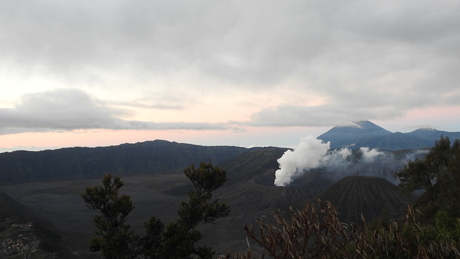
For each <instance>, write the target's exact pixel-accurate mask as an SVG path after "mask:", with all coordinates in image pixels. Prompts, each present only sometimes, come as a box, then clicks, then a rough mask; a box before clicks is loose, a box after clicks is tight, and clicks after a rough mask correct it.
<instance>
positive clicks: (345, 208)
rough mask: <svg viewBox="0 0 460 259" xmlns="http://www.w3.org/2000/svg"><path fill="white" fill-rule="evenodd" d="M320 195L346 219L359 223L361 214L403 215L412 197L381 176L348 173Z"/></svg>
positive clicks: (365, 215)
mask: <svg viewBox="0 0 460 259" xmlns="http://www.w3.org/2000/svg"><path fill="white" fill-rule="evenodd" d="M319 198H320V199H321V200H323V201H330V202H332V204H333V205H334V207H335V208H336V209H337V211H338V212H339V213H340V219H341V220H342V221H344V222H348V223H349V222H352V221H357V222H360V220H361V214H363V215H364V217H365V219H366V220H367V221H370V220H372V219H374V218H377V217H380V216H382V215H385V214H386V215H387V216H389V217H391V218H398V217H400V216H402V215H403V214H402V213H403V212H404V209H405V208H406V207H407V202H411V201H412V199H411V198H410V197H408V196H406V195H404V194H403V193H402V192H401V191H400V190H399V189H398V187H396V186H395V185H393V184H392V183H390V182H388V181H387V180H385V179H382V178H379V177H370V176H349V177H345V178H343V179H342V180H340V181H338V182H337V183H335V184H334V185H332V186H331V187H329V188H328V189H327V190H326V191H325V192H324V193H322V194H321V195H320V196H319Z"/></svg>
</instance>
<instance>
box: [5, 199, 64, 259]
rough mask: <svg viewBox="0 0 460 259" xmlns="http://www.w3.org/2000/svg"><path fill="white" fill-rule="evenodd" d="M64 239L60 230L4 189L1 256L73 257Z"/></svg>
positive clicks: (51, 258) (52, 258)
mask: <svg viewBox="0 0 460 259" xmlns="http://www.w3.org/2000/svg"><path fill="white" fill-rule="evenodd" d="M60 243H61V236H60V235H59V234H57V233H56V232H55V231H54V230H51V229H49V227H48V226H47V224H45V223H43V221H42V220H41V219H37V218H36V217H33V216H32V215H30V214H29V213H28V211H27V209H26V207H25V206H23V205H22V204H20V203H19V202H17V201H16V200H14V199H13V198H11V197H10V196H8V195H7V194H6V193H4V192H0V258H29V257H27V255H28V256H33V258H50V259H54V258H55V259H58V258H73V256H72V254H71V252H70V251H69V250H68V249H65V248H63V246H62V245H61V244H60Z"/></svg>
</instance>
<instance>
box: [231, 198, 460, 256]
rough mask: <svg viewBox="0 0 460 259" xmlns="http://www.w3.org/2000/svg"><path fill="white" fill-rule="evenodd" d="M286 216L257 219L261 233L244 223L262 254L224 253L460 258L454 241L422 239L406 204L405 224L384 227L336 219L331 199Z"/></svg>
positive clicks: (417, 225)
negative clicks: (272, 221)
mask: <svg viewBox="0 0 460 259" xmlns="http://www.w3.org/2000/svg"><path fill="white" fill-rule="evenodd" d="M290 213H291V219H290V220H289V221H288V220H286V219H285V218H283V216H282V215H281V213H278V214H276V215H275V219H276V221H277V222H278V225H279V226H276V227H275V226H272V225H269V224H266V223H264V222H263V221H261V220H259V221H258V223H259V227H260V236H259V235H257V234H256V233H255V231H254V227H253V226H244V229H245V230H246V234H247V236H248V237H249V238H251V239H252V240H254V241H255V242H256V243H257V244H259V245H260V247H262V249H263V252H262V254H260V255H258V254H256V253H255V252H254V251H252V250H250V249H249V250H248V251H246V252H244V253H240V254H236V255H235V256H231V255H230V254H227V256H226V258H227V259H230V258H234V259H253V258H274V259H299V258H345V259H347V258H417V259H428V258H460V253H459V251H458V249H459V246H460V245H459V243H458V241H457V242H455V241H449V242H436V241H432V240H430V241H428V242H427V241H426V240H425V241H424V240H423V234H424V233H423V231H426V230H424V229H423V227H422V226H420V225H419V224H418V223H417V222H416V217H415V210H414V208H413V207H412V205H410V204H408V208H407V212H406V217H405V222H404V224H398V223H397V222H396V221H394V220H392V221H391V222H390V224H389V226H388V229H385V228H383V227H381V228H379V229H375V230H370V229H366V228H365V224H366V221H365V219H364V218H363V217H362V221H363V223H362V224H360V225H358V224H356V223H352V224H350V225H347V224H345V223H342V222H340V220H339V218H338V212H337V211H336V210H335V208H334V207H333V206H332V204H331V203H330V202H321V201H320V200H319V199H318V200H317V204H314V203H309V202H307V204H306V206H305V208H304V209H303V210H302V211H294V210H293V209H292V208H290Z"/></svg>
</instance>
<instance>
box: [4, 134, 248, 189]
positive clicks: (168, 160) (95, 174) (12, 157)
mask: <svg viewBox="0 0 460 259" xmlns="http://www.w3.org/2000/svg"><path fill="white" fill-rule="evenodd" d="M246 150H247V149H246V148H242V147H230V146H213V147H207V146H198V145H191V144H182V143H176V142H168V141H164V140H155V141H148V142H143V143H136V144H123V145H119V146H110V147H97V148H83V147H75V148H64V149H58V150H46V151H40V152H27V151H16V152H10V153H2V154H0V184H5V183H24V182H33V181H52V180H67V179H78V178H80V179H81V178H84V179H90V178H99V177H101V176H102V175H103V174H107V173H112V174H116V175H122V176H125V175H136V174H157V173H163V172H176V173H182V170H183V169H184V168H185V167H187V166H189V165H192V164H196V165H197V164H199V163H200V162H202V161H204V162H207V161H209V160H211V162H212V163H213V164H218V163H221V162H223V161H225V160H227V159H230V158H232V157H234V156H236V155H238V154H241V153H243V152H244V151H246Z"/></svg>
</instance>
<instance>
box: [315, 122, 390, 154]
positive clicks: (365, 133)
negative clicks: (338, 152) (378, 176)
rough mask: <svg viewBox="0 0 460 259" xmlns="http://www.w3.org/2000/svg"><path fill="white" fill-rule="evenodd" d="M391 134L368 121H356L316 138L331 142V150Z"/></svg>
mask: <svg viewBox="0 0 460 259" xmlns="http://www.w3.org/2000/svg"><path fill="white" fill-rule="evenodd" d="M390 134H391V132H390V131H388V130H386V129H384V128H382V127H380V126H377V125H375V124H374V123H372V122H370V121H357V122H353V123H350V124H345V125H338V126H335V127H333V128H332V129H330V130H328V131H327V132H325V133H323V134H321V135H320V136H318V139H321V140H323V141H324V142H329V141H330V142H331V148H342V147H345V146H351V145H353V144H355V143H356V142H357V141H359V140H361V139H366V138H367V139H369V138H373V137H379V136H387V135H390Z"/></svg>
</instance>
